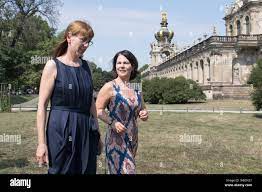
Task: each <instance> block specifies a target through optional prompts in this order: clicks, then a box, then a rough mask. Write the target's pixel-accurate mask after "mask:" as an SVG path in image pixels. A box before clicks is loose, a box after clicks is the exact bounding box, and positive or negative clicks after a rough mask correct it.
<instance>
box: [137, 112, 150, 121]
mask: <svg viewBox="0 0 262 192" xmlns="http://www.w3.org/2000/svg"><path fill="white" fill-rule="evenodd" d="M139 118H140V119H141V120H142V121H146V120H147V119H148V111H147V110H146V109H144V110H141V111H140V112H139Z"/></svg>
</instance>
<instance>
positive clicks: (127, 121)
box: [105, 81, 142, 174]
mask: <svg viewBox="0 0 262 192" xmlns="http://www.w3.org/2000/svg"><path fill="white" fill-rule="evenodd" d="M112 86H113V93H114V95H113V97H112V98H111V100H110V102H109V104H108V110H109V116H110V117H111V118H113V119H115V120H116V121H118V122H120V123H122V124H123V125H124V126H125V127H126V128H127V130H126V131H125V132H123V133H117V132H116V131H115V130H114V129H113V128H112V127H111V126H108V129H107V134H106V138H105V150H106V159H107V164H108V168H109V172H110V174H135V173H136V169H135V155H136V152H137V147H138V127H137V117H138V115H139V111H140V110H141V109H142V102H141V101H142V99H141V93H140V92H139V91H138V90H134V92H135V99H133V100H132V99H128V98H126V97H125V96H124V95H123V92H122V91H121V89H120V86H119V85H117V84H116V83H115V82H114V81H113V82H112Z"/></svg>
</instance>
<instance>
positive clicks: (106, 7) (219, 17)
mask: <svg viewBox="0 0 262 192" xmlns="http://www.w3.org/2000/svg"><path fill="white" fill-rule="evenodd" d="M232 2H234V0H199V1H197V0H74V1H73V0H64V1H63V6H62V7H61V8H60V9H59V10H60V16H59V22H58V31H61V30H63V29H65V28H66V26H67V25H68V24H69V23H70V22H72V21H73V20H76V19H82V20H86V21H88V22H89V23H90V24H91V26H92V27H93V29H94V32H95V37H94V39H93V42H94V45H93V46H92V47H90V48H88V49H87V51H86V53H85V55H84V58H85V59H88V60H91V61H94V62H95V63H96V64H97V65H98V66H99V67H101V68H102V69H103V70H107V71H109V70H111V68H112V64H111V60H112V58H113V56H114V55H115V53H116V52H118V51H120V50H123V49H128V50H130V51H131V52H133V53H134V54H135V56H136V57H137V59H138V61H139V67H141V66H143V65H144V64H146V63H149V62H150V55H149V52H150V43H151V42H153V41H155V39H154V33H155V32H156V31H158V30H159V29H160V22H161V10H162V11H166V12H167V14H168V23H169V25H168V27H169V29H172V30H173V31H174V33H175V34H174V38H173V41H174V42H175V43H176V45H177V46H178V47H179V48H182V47H184V46H188V45H192V44H193V42H194V41H197V39H198V38H199V37H203V35H204V34H207V35H208V36H210V35H211V34H212V28H213V26H216V29H217V33H218V34H219V35H225V23H224V20H223V17H224V7H225V5H230V4H231V3H232Z"/></svg>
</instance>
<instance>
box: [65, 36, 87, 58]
mask: <svg viewBox="0 0 262 192" xmlns="http://www.w3.org/2000/svg"><path fill="white" fill-rule="evenodd" d="M68 45H69V46H70V49H71V50H72V51H74V52H75V53H76V55H77V56H78V57H80V56H82V55H83V54H84V52H85V51H86V49H87V47H88V46H89V45H90V40H89V39H87V38H85V37H84V36H82V35H80V34H78V35H69V37H68Z"/></svg>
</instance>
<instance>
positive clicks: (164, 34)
mask: <svg viewBox="0 0 262 192" xmlns="http://www.w3.org/2000/svg"><path fill="white" fill-rule="evenodd" d="M161 18H162V21H161V23H160V25H161V29H160V30H159V31H158V32H156V33H155V38H156V40H157V41H165V40H167V41H168V42H171V40H172V38H173V37H174V32H173V31H172V30H169V29H168V28H167V25H168V23H167V13H166V12H162V13H161Z"/></svg>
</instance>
